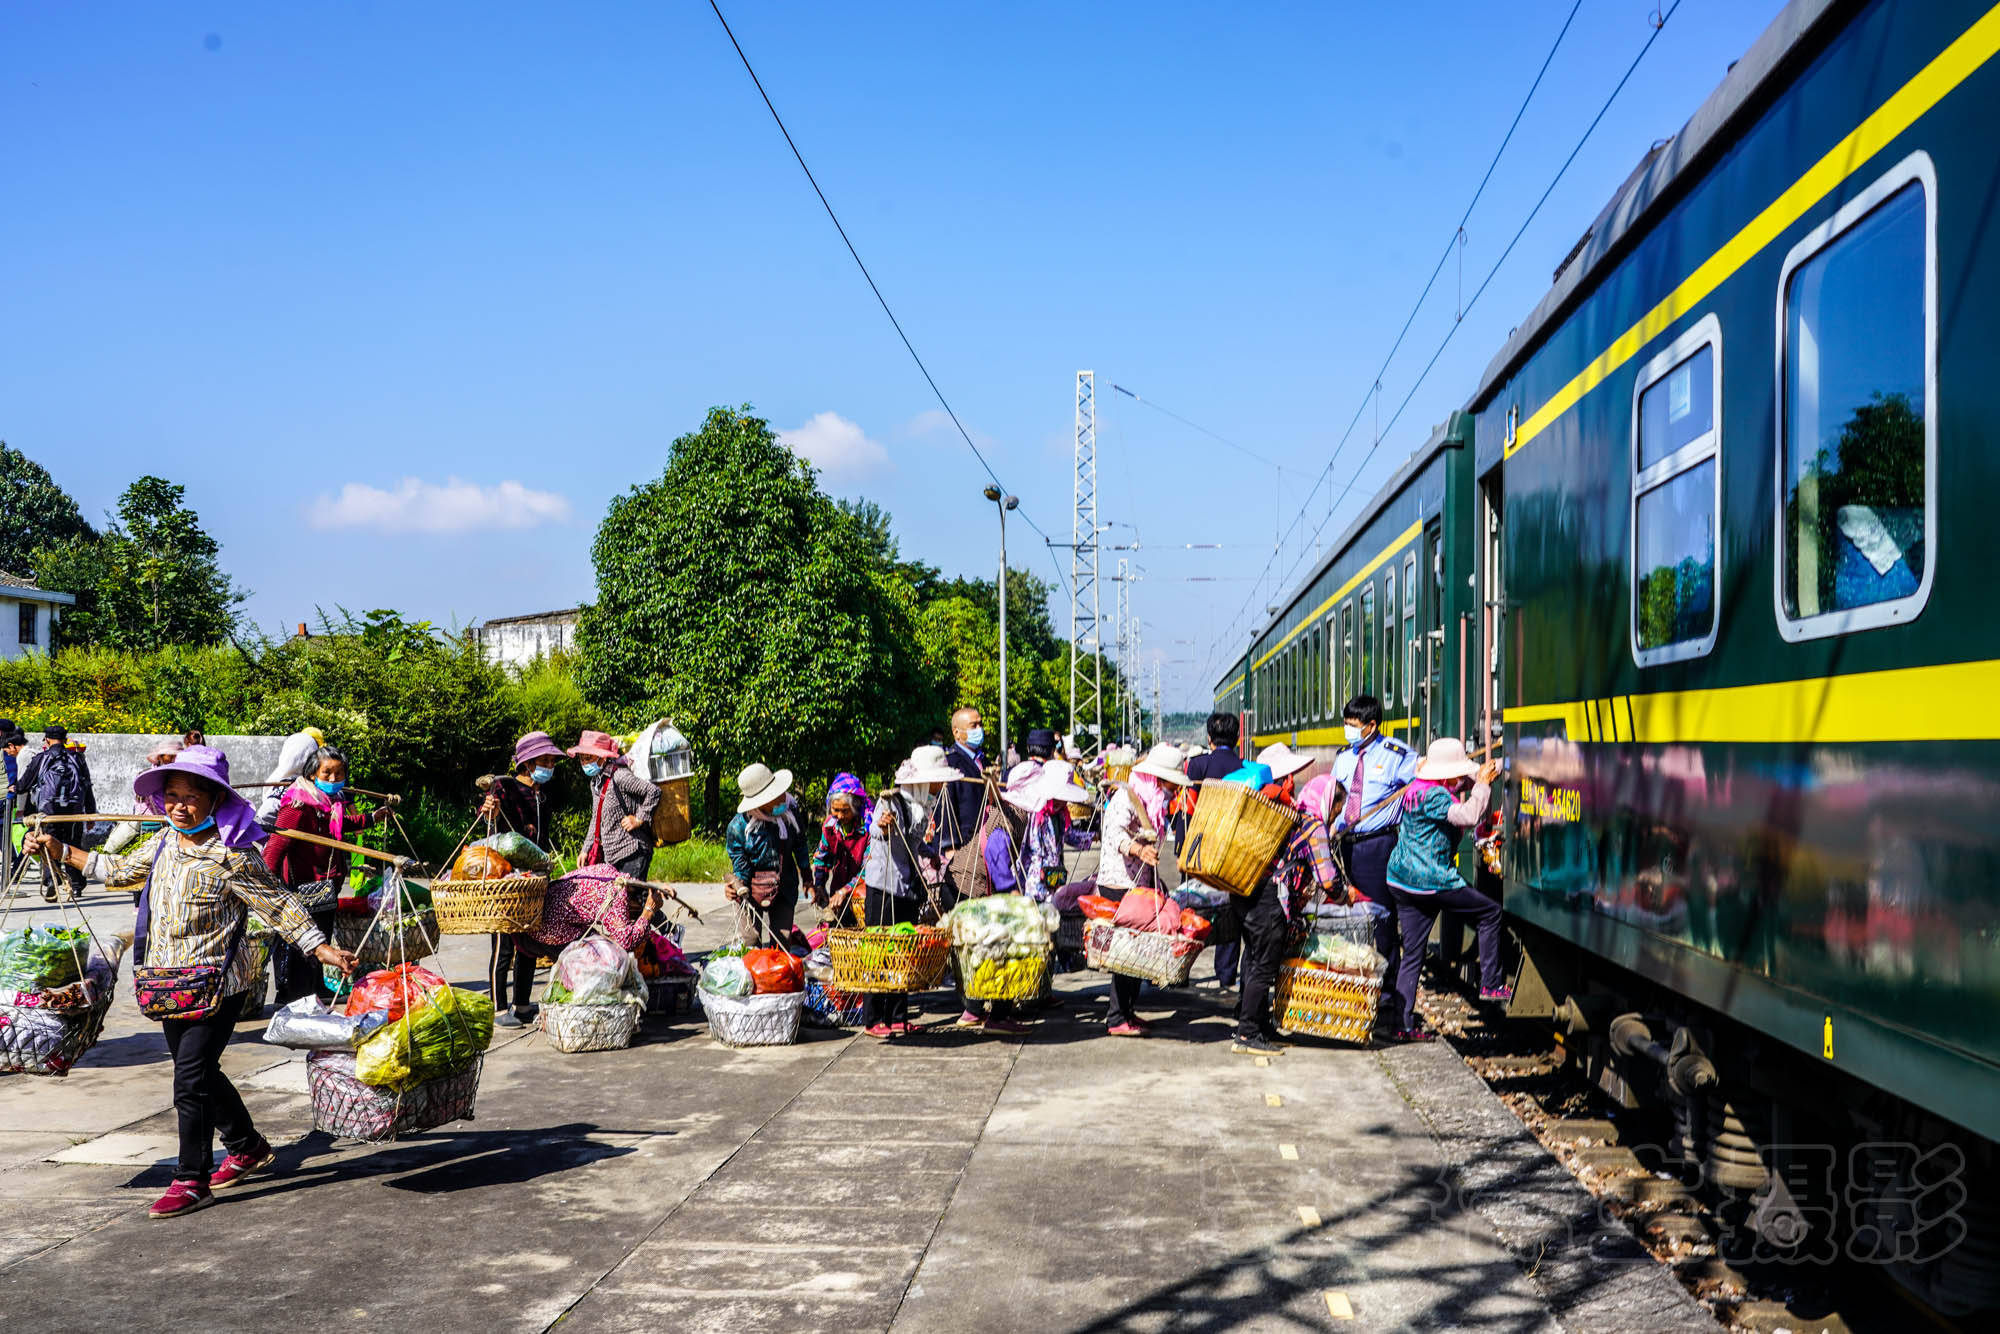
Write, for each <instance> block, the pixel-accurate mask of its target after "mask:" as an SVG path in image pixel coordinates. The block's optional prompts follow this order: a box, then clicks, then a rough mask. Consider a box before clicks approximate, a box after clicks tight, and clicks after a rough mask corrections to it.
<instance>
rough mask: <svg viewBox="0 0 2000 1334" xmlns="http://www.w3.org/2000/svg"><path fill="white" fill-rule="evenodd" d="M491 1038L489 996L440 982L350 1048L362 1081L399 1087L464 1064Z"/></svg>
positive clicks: (452, 1072)
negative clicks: (401, 1013)
mask: <svg viewBox="0 0 2000 1334" xmlns="http://www.w3.org/2000/svg"><path fill="white" fill-rule="evenodd" d="M492 1041H493V1002H492V1001H490V1000H488V999H487V998H486V997H484V996H482V995H480V994H479V993H478V992H476V991H462V990H460V989H459V988H457V987H450V986H448V987H443V988H441V989H439V990H437V991H433V992H431V993H430V994H429V995H427V996H425V997H423V999H421V1000H420V1001H418V1002H417V1004H416V1005H414V1006H412V1007H411V1008H410V1010H409V1012H408V1013H407V1014H405V1015H404V1016H403V1017H402V1018H400V1019H397V1020H394V1021H392V1022H390V1023H388V1024H386V1025H384V1026H383V1027H382V1028H379V1029H377V1030H376V1031H375V1033H374V1034H373V1035H372V1036H370V1037H368V1038H365V1039H364V1040H363V1041H362V1043H361V1045H360V1046H359V1047H357V1048H355V1051H354V1073H355V1077H356V1078H358V1079H359V1080H360V1081H361V1082H362V1083H364V1084H373V1085H374V1086H375V1087H377V1088H389V1089H396V1090H398V1091H401V1090H404V1089H408V1088H411V1087H413V1086H414V1085H417V1084H421V1083H424V1082H425V1081H426V1080H432V1079H442V1078H444V1077H445V1076H447V1075H455V1074H457V1073H459V1072H460V1071H462V1070H465V1069H467V1068H468V1067H470V1066H471V1064H472V1063H473V1062H474V1061H476V1060H478V1059H479V1057H480V1056H481V1055H482V1054H483V1053H484V1052H485V1051H486V1047H487V1044H488V1043H490V1042H492Z"/></svg>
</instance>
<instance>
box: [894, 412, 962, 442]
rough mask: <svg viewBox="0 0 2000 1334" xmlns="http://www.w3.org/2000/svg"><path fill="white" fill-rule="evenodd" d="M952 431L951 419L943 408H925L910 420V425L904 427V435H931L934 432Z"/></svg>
mask: <svg viewBox="0 0 2000 1334" xmlns="http://www.w3.org/2000/svg"><path fill="white" fill-rule="evenodd" d="M951 429H952V426H951V418H950V416H948V415H947V414H946V413H945V411H944V409H943V408H925V409H924V410H923V411H922V412H919V413H918V414H917V415H916V416H914V417H912V418H910V420H909V423H908V424H907V425H905V426H904V427H903V434H905V435H929V434H930V433H931V432H932V431H949V430H951Z"/></svg>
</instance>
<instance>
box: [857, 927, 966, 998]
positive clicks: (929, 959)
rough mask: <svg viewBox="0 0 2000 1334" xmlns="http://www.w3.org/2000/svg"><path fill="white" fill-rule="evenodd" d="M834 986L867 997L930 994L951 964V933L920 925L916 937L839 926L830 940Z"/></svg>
mask: <svg viewBox="0 0 2000 1334" xmlns="http://www.w3.org/2000/svg"><path fill="white" fill-rule="evenodd" d="M827 945H828V947H829V948H830V949H831V950H832V953H833V985H834V986H835V987H836V988H838V989H839V990H841V991H855V992H860V993H862V994H864V995H871V994H880V993H883V992H905V993H907V992H912V991H929V990H930V989H931V988H932V987H934V986H936V985H937V984H938V980H939V979H940V978H942V977H943V976H944V970H945V966H946V965H947V964H949V963H950V962H951V933H950V932H949V931H945V930H942V929H940V928H938V927H935V926H920V927H918V928H917V930H916V934H914V935H902V934H899V933H897V932H893V931H873V932H870V931H865V930H860V929H858V928H855V927H839V928H836V929H835V930H834V931H833V932H831V933H830V934H829V935H828V936H827Z"/></svg>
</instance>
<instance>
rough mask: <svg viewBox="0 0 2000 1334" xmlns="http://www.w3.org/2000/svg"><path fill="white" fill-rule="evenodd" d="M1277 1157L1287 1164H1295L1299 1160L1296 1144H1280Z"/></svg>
mask: <svg viewBox="0 0 2000 1334" xmlns="http://www.w3.org/2000/svg"><path fill="white" fill-rule="evenodd" d="M1278 1156H1279V1157H1280V1158H1283V1159H1284V1160H1285V1161H1286V1162H1288V1163H1295V1162H1297V1161H1298V1160H1299V1146H1298V1145H1296V1144H1280V1145H1279V1146H1278Z"/></svg>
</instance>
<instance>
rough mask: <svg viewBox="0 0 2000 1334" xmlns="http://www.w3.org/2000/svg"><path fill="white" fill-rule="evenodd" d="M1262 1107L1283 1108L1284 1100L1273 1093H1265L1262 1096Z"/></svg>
mask: <svg viewBox="0 0 2000 1334" xmlns="http://www.w3.org/2000/svg"><path fill="white" fill-rule="evenodd" d="M1264 1105H1265V1106H1266V1107H1283V1106H1284V1105H1285V1100H1284V1099H1283V1098H1281V1097H1279V1096H1278V1095H1277V1094H1275V1093H1266V1094H1265V1095H1264Z"/></svg>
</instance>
